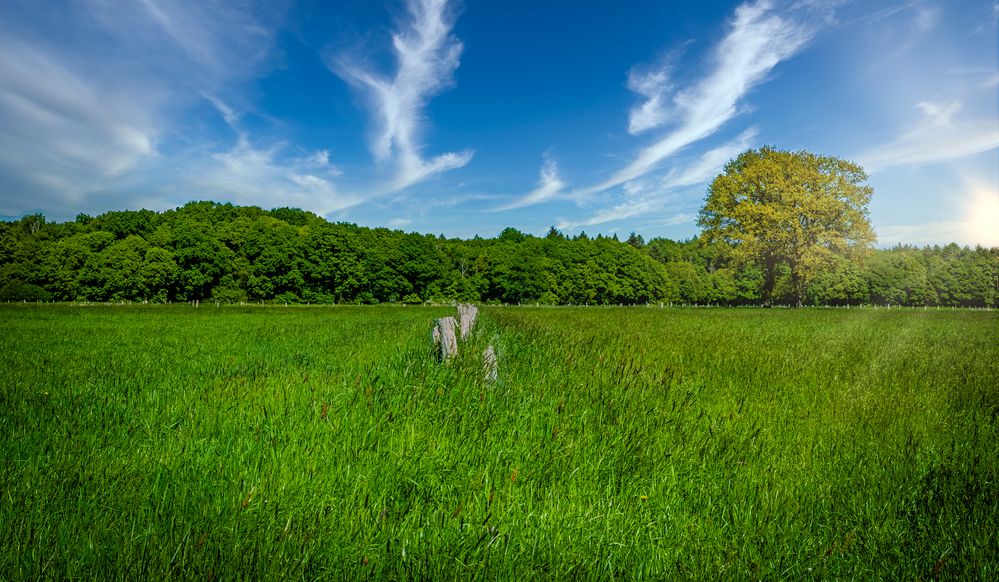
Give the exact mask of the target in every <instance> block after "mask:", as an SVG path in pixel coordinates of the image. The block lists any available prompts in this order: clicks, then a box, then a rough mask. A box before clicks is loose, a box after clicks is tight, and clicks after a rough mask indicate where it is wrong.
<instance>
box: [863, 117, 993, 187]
mask: <svg viewBox="0 0 999 582" xmlns="http://www.w3.org/2000/svg"><path fill="white" fill-rule="evenodd" d="M917 107H918V108H919V109H920V110H921V111H922V112H923V117H922V118H921V119H920V120H919V121H918V122H917V123H916V124H915V125H914V126H913V127H911V128H910V129H908V130H907V131H904V132H903V133H901V134H899V135H898V136H897V137H896V138H895V139H893V140H891V141H889V142H888V143H885V144H882V145H880V146H877V147H874V148H871V149H869V150H868V151H866V152H864V153H862V154H860V155H859V156H856V158H857V159H858V160H859V161H860V164H861V165H862V166H864V168H866V169H867V170H868V171H869V172H876V171H879V170H883V169H885V168H888V167H891V166H900V165H916V166H918V165H924V164H935V163H939V162H943V161H947V160H953V159H957V158H962V157H965V156H970V155H974V154H979V153H982V152H987V151H989V150H992V149H995V148H997V147H999V119H997V118H991V119H972V120H955V116H956V115H957V114H958V112H959V111H960V109H961V102H960V101H949V102H945V103H934V102H929V101H924V102H921V103H919V104H918V105H917Z"/></svg>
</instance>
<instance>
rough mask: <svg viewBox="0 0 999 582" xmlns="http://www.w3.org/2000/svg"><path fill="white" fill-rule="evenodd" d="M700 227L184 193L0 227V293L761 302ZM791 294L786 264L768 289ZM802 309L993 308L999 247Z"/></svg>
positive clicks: (943, 258)
mask: <svg viewBox="0 0 999 582" xmlns="http://www.w3.org/2000/svg"><path fill="white" fill-rule="evenodd" d="M726 256H727V255H726V253H724V252H723V249H721V248H719V247H718V246H717V245H714V244H709V243H706V242H705V241H703V240H701V239H699V238H695V239H691V240H688V241H680V242H677V241H672V240H668V239H662V238H656V239H653V240H651V241H648V242H646V241H644V240H642V238H641V237H640V236H635V235H631V236H630V237H628V239H627V240H626V241H620V240H618V239H617V238H616V237H604V236H597V237H595V238H591V237H588V236H587V235H586V234H585V233H580V234H578V235H576V236H573V237H567V236H565V235H563V234H562V233H560V232H559V231H557V230H556V229H554V228H552V229H551V230H550V231H549V232H548V234H547V236H544V237H540V238H539V237H535V236H531V235H527V234H524V233H521V232H519V231H517V230H516V229H513V228H508V229H506V230H504V231H503V232H502V233H501V234H500V235H499V236H498V237H496V238H492V239H482V238H479V237H476V238H473V239H470V240H460V239H448V238H445V237H444V236H435V235H421V234H413V233H404V232H401V231H397V230H388V229H384V228H365V227H360V226H356V225H353V224H346V223H331V222H328V221H326V220H325V219H323V218H321V217H319V216H316V215H315V214H312V213H310V212H306V211H303V210H298V209H293V208H278V209H274V210H263V209H261V208H258V207H253V206H250V207H240V206H233V205H231V204H217V203H213V202H191V203H189V204H186V205H185V206H183V207H181V208H177V209H174V210H168V211H165V212H162V213H157V212H153V211H150V210H138V211H113V212H107V213H104V214H102V215H100V216H97V217H91V216H87V215H84V214H81V215H79V216H77V218H76V220H75V221H70V222H64V223H53V222H47V221H46V220H45V218H44V216H42V215H39V214H34V215H29V216H25V217H22V218H20V219H18V220H16V221H12V222H2V223H0V301H149V302H174V301H194V300H203V301H219V302H225V303H236V302H249V301H254V302H256V301H264V302H279V303H285V302H287V303H379V302H405V303H422V302H425V301H432V302H447V301H455V300H458V301H476V302H486V303H528V302H529V303H543V304H590V305H594V304H644V303H649V302H652V303H658V302H664V303H688V304H717V305H745V304H750V305H751V304H758V303H760V297H761V285H762V279H763V277H762V274H761V273H760V272H759V270H758V269H757V268H755V267H752V266H736V265H735V264H734V263H731V261H730V260H729V259H727V258H726ZM788 293H790V280H789V277H788V274H787V273H784V276H782V277H778V280H777V283H776V291H775V296H776V297H781V296H782V294H783V296H786V295H787V294H788ZM806 299H807V300H806V301H805V303H806V304H811V305H848V304H854V305H856V304H881V305H885V304H889V305H930V306H934V305H942V306H968V307H988V306H994V305H996V303H997V302H999V248H991V249H984V248H980V247H979V248H974V249H970V248H967V247H963V248H962V247H959V246H957V245H955V244H950V245H947V246H944V247H926V248H914V247H908V246H900V247H895V248H892V249H887V250H871V252H870V253H869V254H868V256H866V257H865V258H864V259H863V260H860V261H856V260H855V261H849V262H848V261H843V262H842V263H841V264H840V265H839V266H838V267H835V268H833V269H828V270H826V271H824V272H822V273H820V274H819V275H818V276H817V277H815V278H814V280H812V281H811V282H810V283H809V286H808V289H807V292H806Z"/></svg>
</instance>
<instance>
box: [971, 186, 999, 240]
mask: <svg viewBox="0 0 999 582" xmlns="http://www.w3.org/2000/svg"><path fill="white" fill-rule="evenodd" d="M968 189H969V191H970V193H971V200H970V203H969V205H968V210H967V215H966V220H965V222H966V224H967V228H968V233H967V235H968V238H969V239H970V240H971V241H973V242H975V243H977V244H981V245H982V246H986V247H995V246H999V189H996V188H995V187H994V186H991V185H989V184H987V183H985V182H978V181H975V182H969V183H968Z"/></svg>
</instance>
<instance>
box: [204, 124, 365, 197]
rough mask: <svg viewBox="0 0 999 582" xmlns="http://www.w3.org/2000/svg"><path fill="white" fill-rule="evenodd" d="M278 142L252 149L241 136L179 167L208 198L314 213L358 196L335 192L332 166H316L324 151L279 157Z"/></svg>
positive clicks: (334, 172) (335, 173) (336, 172)
mask: <svg viewBox="0 0 999 582" xmlns="http://www.w3.org/2000/svg"><path fill="white" fill-rule="evenodd" d="M281 150H282V146H281V145H275V146H271V147H269V148H265V149H257V148H255V147H253V145H251V144H250V143H249V141H248V140H247V139H246V137H244V136H240V138H239V139H238V141H237V143H236V144H235V145H234V146H233V147H232V148H231V149H229V150H227V151H224V152H219V153H215V154H212V155H211V156H209V158H208V159H207V160H205V159H202V160H201V161H200V162H199V161H194V162H192V163H191V165H190V166H187V167H186V168H185V173H187V174H188V177H187V178H185V180H186V181H189V182H190V185H191V187H192V188H193V189H195V190H196V191H198V192H201V193H203V194H204V195H207V196H209V197H211V198H212V199H214V200H228V201H232V202H235V203H239V204H254V205H260V206H264V207H274V206H294V207H297V208H302V209H305V210H311V211H314V212H316V213H317V214H320V215H326V214H329V213H332V212H338V211H341V210H344V209H346V208H350V207H352V206H355V205H357V204H359V203H360V202H362V201H363V198H362V197H360V196H357V195H353V194H347V193H342V192H339V191H338V190H337V189H336V188H335V186H334V184H333V181H332V177H333V176H335V175H337V174H338V171H337V170H336V169H335V168H332V167H329V166H325V167H324V166H320V165H318V164H317V159H322V158H324V155H323V154H325V152H324V151H319V152H313V153H312V154H310V155H308V156H305V157H302V158H292V159H290V160H287V161H285V160H284V159H283V158H282V157H281V156H280V153H281Z"/></svg>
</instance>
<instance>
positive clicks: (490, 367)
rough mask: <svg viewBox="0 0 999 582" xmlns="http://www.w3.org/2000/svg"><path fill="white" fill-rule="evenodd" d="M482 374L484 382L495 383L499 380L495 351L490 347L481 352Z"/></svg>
mask: <svg viewBox="0 0 999 582" xmlns="http://www.w3.org/2000/svg"><path fill="white" fill-rule="evenodd" d="M482 372H483V373H484V374H485V376H486V382H495V381H496V379H497V378H499V363H498V362H497V361H496V350H494V349H493V347H492V346H489V347H487V348H486V350H485V351H484V352H482Z"/></svg>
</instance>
